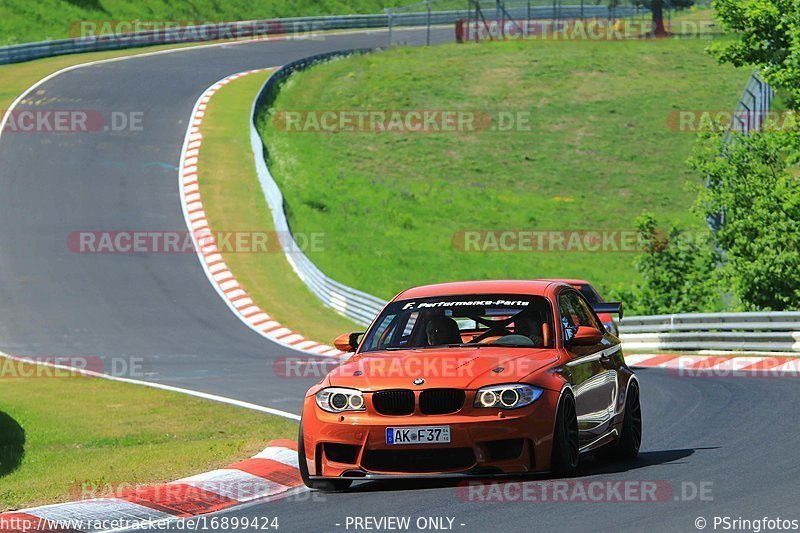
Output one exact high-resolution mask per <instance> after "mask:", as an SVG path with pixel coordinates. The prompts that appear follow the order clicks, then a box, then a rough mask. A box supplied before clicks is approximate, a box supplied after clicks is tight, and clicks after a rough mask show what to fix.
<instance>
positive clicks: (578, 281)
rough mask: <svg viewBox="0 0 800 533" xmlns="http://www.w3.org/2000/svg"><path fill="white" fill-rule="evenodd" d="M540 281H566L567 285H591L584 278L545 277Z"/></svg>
mask: <svg viewBox="0 0 800 533" xmlns="http://www.w3.org/2000/svg"><path fill="white" fill-rule="evenodd" d="M542 281H552V282H553V283H566V284H567V285H591V283H589V282H588V281H586V280H585V279H546V280H542Z"/></svg>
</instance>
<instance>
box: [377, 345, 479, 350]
mask: <svg viewBox="0 0 800 533" xmlns="http://www.w3.org/2000/svg"><path fill="white" fill-rule="evenodd" d="M471 346H473V345H472V344H440V345H439V346H390V347H388V348H383V350H385V351H387V352H397V351H400V350H433V349H434V348H466V347H471Z"/></svg>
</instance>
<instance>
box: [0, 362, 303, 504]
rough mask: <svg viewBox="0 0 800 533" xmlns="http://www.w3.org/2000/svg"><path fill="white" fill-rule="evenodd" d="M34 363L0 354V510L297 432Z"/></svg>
mask: <svg viewBox="0 0 800 533" xmlns="http://www.w3.org/2000/svg"><path fill="white" fill-rule="evenodd" d="M32 368H33V367H30V366H27V365H23V366H20V365H19V364H18V363H16V362H13V361H10V360H8V359H5V358H0V376H1V377H0V381H2V384H1V385H0V512H2V511H5V510H9V509H19V508H22V507H30V506H32V505H40V504H46V503H54V502H61V501H71V500H74V499H76V498H80V497H81V496H82V494H84V492H83V491H84V489H88V490H92V489H94V488H98V489H101V490H106V491H107V492H110V491H109V490H108V487H111V488H112V489H113V488H114V487H115V486H117V485H119V484H121V483H141V484H153V483H162V482H169V481H173V480H175V479H179V478H181V477H185V476H188V475H193V474H197V473H200V472H205V471H208V470H213V469H215V468H221V467H224V466H226V465H229V464H231V463H233V462H236V461H240V460H242V459H246V458H249V457H251V456H252V455H254V454H255V453H258V452H259V451H261V450H262V449H264V447H265V446H266V445H267V443H268V442H269V441H270V440H272V439H278V438H294V436H295V434H296V432H297V424H295V423H294V422H292V421H291V420H286V419H283V418H278V417H273V416H269V415H265V414H263V413H259V412H256V411H248V410H245V409H241V408H238V407H232V406H229V405H223V404H219V403H215V402H211V401H208V400H202V399H198V398H192V397H189V396H184V395H181V394H177V393H172V392H165V391H160V390H156V389H151V388H146V387H141V386H137V385H128V384H123V383H115V382H112V381H106V380H102V379H96V378H87V377H81V376H74V375H73V376H69V375H65V374H66V372H65V371H61V372H58V373H57V374H54V373H53V372H54V371H53V370H49V369H46V368H43V367H37V368H40V369H42V370H41V371H42V372H44V373H43V374H31V372H33V371H32V370H31V369H32ZM20 369H22V370H24V372H20ZM25 375H27V376H30V377H20V376H25ZM102 495H107V494H101V496H102Z"/></svg>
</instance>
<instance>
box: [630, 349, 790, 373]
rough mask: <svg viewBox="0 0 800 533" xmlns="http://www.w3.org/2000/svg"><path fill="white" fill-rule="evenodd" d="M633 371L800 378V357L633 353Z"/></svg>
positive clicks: (631, 364)
mask: <svg viewBox="0 0 800 533" xmlns="http://www.w3.org/2000/svg"><path fill="white" fill-rule="evenodd" d="M625 362H626V363H627V364H628V366H631V367H633V368H663V369H666V370H670V371H673V372H675V373H677V374H679V375H682V376H686V377H691V376H696V377H702V376H708V377H740V376H741V377H800V358H797V357H791V356H784V357H780V356H774V357H763V356H761V357H757V356H738V357H736V356H733V355H679V354H661V355H654V354H633V355H626V356H625Z"/></svg>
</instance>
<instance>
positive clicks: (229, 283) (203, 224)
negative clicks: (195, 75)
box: [179, 69, 344, 357]
mask: <svg viewBox="0 0 800 533" xmlns="http://www.w3.org/2000/svg"><path fill="white" fill-rule="evenodd" d="M271 70H274V69H257V70H248V71H245V72H240V73H238V74H233V75H231V76H228V77H226V78H223V79H222V80H220V81H218V82H217V83H215V84H214V85H212V86H211V87H209V88H208V89H206V91H205V92H204V93H203V94H202V95H201V96H200V98H199V99H198V100H197V103H196V104H195V107H194V110H193V112H192V119H191V123H190V126H189V129H188V131H187V132H186V138H185V140H184V144H183V150H182V152H181V159H180V166H179V175H180V193H181V205H182V207H183V213H184V217H185V218H186V225H187V226H188V227H189V230H190V232H191V234H192V239H193V240H194V244H195V249H196V250H197V255H198V257H199V258H200V263H201V264H202V266H203V270H204V271H205V272H206V274H207V276H208V279H209V280H210V281H211V284H212V285H213V286H214V288H215V289H216V290H217V292H218V293H219V295H220V296H221V297H222V299H223V300H224V301H225V303H226V304H228V307H230V309H231V310H232V311H233V312H234V314H236V316H238V317H239V318H240V319H241V320H242V321H243V322H244V323H245V324H247V326H248V327H249V328H250V329H252V330H253V331H255V332H256V333H258V334H259V335H262V336H263V337H266V338H267V339H269V340H271V341H273V342H276V343H278V344H281V345H283V346H286V347H288V348H292V349H294V350H298V351H301V352H305V353H309V354H313V355H322V356H332V357H338V356H342V355H344V353H343V352H341V351H339V350H337V349H336V348H333V347H331V346H327V345H325V344H320V343H318V342H315V341H312V340H308V339H306V338H305V337H303V336H302V335H300V334H299V333H297V332H295V331H292V330H291V329H289V328H287V327H285V326H283V325H282V324H280V323H279V322H277V321H276V320H274V319H273V318H272V317H270V315H269V314H267V313H266V312H265V311H264V310H263V309H261V308H260V307H259V306H257V305H256V304H255V303H254V302H253V299H252V298H250V296H249V295H248V294H247V292H246V291H245V290H244V289H243V288H242V286H241V285H240V284H239V282H238V281H237V280H236V277H235V276H234V275H233V273H232V272H231V271H230V269H229V268H228V265H226V264H225V261H224V260H223V258H222V255H221V254H220V252H219V249H218V248H217V243H216V242H215V239H214V234H213V232H212V230H211V228H210V227H209V222H208V219H207V218H206V213H205V209H204V208H203V199H202V195H201V190H200V184H199V182H198V175H197V174H198V168H199V167H200V166H201V164H202V157H201V147H202V142H203V134H202V132H201V126H202V125H203V117H204V116H205V113H206V109H207V107H208V103H209V101H210V100H211V98H212V97H213V96H214V94H215V93H216V92H217V91H219V90H220V89H221V88H222V87H224V86H225V85H227V84H228V83H230V82H232V81H234V80H236V79H239V78H241V77H243V76H248V75H250V74H254V73H257V72H266V71H271Z"/></svg>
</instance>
